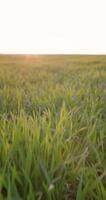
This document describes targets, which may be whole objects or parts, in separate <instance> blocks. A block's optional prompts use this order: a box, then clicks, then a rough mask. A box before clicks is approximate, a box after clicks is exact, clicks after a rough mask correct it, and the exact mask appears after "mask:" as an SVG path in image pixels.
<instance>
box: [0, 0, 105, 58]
mask: <svg viewBox="0 0 106 200" xmlns="http://www.w3.org/2000/svg"><path fill="white" fill-rule="evenodd" d="M0 53H6V54H8V53H9V54H11V53H14V54H17V53H19V54H106V0H0Z"/></svg>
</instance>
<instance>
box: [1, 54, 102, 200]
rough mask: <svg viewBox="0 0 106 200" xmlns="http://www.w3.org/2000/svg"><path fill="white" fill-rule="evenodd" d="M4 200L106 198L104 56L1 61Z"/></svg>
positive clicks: (9, 58)
mask: <svg viewBox="0 0 106 200" xmlns="http://www.w3.org/2000/svg"><path fill="white" fill-rule="evenodd" d="M0 200H106V56H37V57H36V56H35V57H34V56H3V55H1V56H0Z"/></svg>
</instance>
